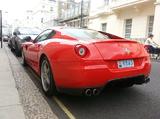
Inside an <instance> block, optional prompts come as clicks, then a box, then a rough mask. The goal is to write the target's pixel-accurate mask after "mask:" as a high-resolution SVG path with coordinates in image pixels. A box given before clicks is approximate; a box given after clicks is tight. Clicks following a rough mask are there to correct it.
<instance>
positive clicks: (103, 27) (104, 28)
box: [101, 23, 107, 32]
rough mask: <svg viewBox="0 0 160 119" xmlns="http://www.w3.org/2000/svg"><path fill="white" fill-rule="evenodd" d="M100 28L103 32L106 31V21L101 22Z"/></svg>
mask: <svg viewBox="0 0 160 119" xmlns="http://www.w3.org/2000/svg"><path fill="white" fill-rule="evenodd" d="M101 28H102V31H103V32H106V31H107V23H102V24H101Z"/></svg>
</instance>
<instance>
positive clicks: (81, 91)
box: [58, 75, 150, 96]
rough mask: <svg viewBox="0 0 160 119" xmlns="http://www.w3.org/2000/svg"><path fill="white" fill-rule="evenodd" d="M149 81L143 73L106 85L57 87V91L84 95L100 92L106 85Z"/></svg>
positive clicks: (112, 81)
mask: <svg viewBox="0 0 160 119" xmlns="http://www.w3.org/2000/svg"><path fill="white" fill-rule="evenodd" d="M149 81H150V78H149V77H145V76H143V75H141V76H136V77H128V78H124V79H116V80H111V81H109V82H108V83H107V84H106V85H104V86H103V87H87V88H58V91H59V92H61V93H65V94H71V95H86V96H92V95H93V96H95V95H98V94H99V93H101V91H102V90H103V89H104V88H105V87H106V86H115V87H116V86H119V84H120V85H124V84H127V83H128V84H129V83H131V85H132V84H143V83H148V82H149ZM87 90H90V94H87V92H86V91H87ZM94 90H96V91H97V93H95V92H94Z"/></svg>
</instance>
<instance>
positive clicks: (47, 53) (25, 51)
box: [22, 28, 151, 96]
mask: <svg viewBox="0 0 160 119" xmlns="http://www.w3.org/2000/svg"><path fill="white" fill-rule="evenodd" d="M26 41H28V42H25V43H23V45H22V63H23V65H25V64H28V65H30V66H31V67H32V68H33V70H35V72H36V73H37V74H38V75H39V76H40V78H41V83H42V88H43V91H44V92H45V94H46V95H47V96H52V95H55V94H56V93H57V92H66V93H67V92H68V93H71V92H72V93H81V94H85V95H88V96H91V95H98V94H99V93H100V92H101V91H102V89H103V88H104V87H105V86H106V85H107V84H109V83H113V84H114V85H116V86H119V87H130V86H132V85H134V84H143V83H147V82H148V81H149V80H150V79H149V74H150V70H151V62H150V58H149V55H148V53H147V51H146V50H145V49H144V47H143V45H141V44H139V43H137V42H136V41H131V40H127V39H123V38H120V37H118V36H115V35H112V34H109V33H104V32H101V31H95V30H89V29H76V28H58V29H57V28H56V29H47V30H45V31H43V32H42V33H41V34H39V35H38V36H37V37H36V38H35V39H34V40H31V39H30V37H27V38H26Z"/></svg>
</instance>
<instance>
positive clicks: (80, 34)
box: [61, 29, 109, 40]
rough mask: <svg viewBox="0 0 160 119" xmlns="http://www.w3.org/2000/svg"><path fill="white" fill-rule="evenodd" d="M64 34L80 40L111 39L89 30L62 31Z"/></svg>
mask: <svg viewBox="0 0 160 119" xmlns="http://www.w3.org/2000/svg"><path fill="white" fill-rule="evenodd" d="M61 32H62V34H64V35H68V36H71V37H73V38H76V39H80V40H106V39H109V37H108V36H107V35H104V34H102V33H100V32H98V31H95V30H88V29H62V31H61Z"/></svg>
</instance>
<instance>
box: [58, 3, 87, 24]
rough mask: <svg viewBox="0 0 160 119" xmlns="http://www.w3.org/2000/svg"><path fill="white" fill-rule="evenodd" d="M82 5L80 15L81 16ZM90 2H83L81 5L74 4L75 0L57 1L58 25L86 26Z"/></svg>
mask: <svg viewBox="0 0 160 119" xmlns="http://www.w3.org/2000/svg"><path fill="white" fill-rule="evenodd" d="M81 5H82V14H81ZM89 8H90V1H89V0H87V1H86V0H85V1H84V2H83V4H81V2H75V0H66V1H61V0H59V3H58V23H59V25H66V26H71V27H80V26H81V16H82V26H83V27H87V26H88V16H89Z"/></svg>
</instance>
